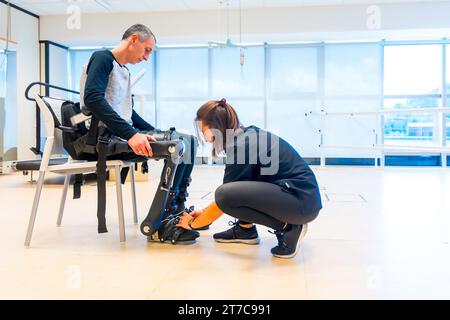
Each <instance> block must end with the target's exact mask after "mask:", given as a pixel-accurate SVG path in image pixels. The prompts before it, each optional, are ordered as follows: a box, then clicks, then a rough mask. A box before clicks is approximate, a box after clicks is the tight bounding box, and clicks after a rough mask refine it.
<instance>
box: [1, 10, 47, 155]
mask: <svg viewBox="0 0 450 320" xmlns="http://www.w3.org/2000/svg"><path fill="white" fill-rule="evenodd" d="M6 17H7V6H6V5H5V4H4V3H0V21H1V22H2V23H0V36H1V37H5V38H6V23H3V22H5V21H7V20H6ZM11 39H12V40H14V41H17V43H18V44H17V46H16V48H17V55H16V58H17V119H18V120H17V121H18V123H17V128H20V130H18V132H17V135H18V136H17V143H18V158H19V159H32V158H34V154H33V153H32V152H31V151H29V148H30V147H32V146H34V145H35V143H36V142H35V136H36V135H35V126H36V125H35V122H36V121H35V116H36V113H35V105H34V103H33V102H30V101H28V100H26V99H25V97H24V92H25V89H26V87H27V86H28V85H29V84H30V83H31V82H33V81H39V19H37V18H35V17H32V16H30V15H28V14H26V13H24V12H21V11H19V10H16V9H13V8H11ZM3 45H4V42H1V46H2V47H3Z"/></svg>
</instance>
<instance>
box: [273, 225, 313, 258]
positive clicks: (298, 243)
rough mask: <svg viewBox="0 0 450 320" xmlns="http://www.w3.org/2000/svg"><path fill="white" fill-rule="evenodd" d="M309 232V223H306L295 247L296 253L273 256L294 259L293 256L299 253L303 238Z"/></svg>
mask: <svg viewBox="0 0 450 320" xmlns="http://www.w3.org/2000/svg"><path fill="white" fill-rule="evenodd" d="M307 232H308V224H307V223H305V224H303V225H302V231H301V232H300V237H299V238H298V242H297V247H296V248H295V252H294V253H292V254H289V255H283V256H281V255H278V254H274V255H273V256H274V257H276V258H280V259H292V258H293V257H295V256H296V255H297V252H298V251H299V249H300V243H301V242H302V241H303V239H305V237H306V233H307Z"/></svg>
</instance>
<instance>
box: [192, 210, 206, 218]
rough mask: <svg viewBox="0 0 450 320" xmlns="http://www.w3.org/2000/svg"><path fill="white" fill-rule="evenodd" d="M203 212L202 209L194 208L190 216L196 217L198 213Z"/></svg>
mask: <svg viewBox="0 0 450 320" xmlns="http://www.w3.org/2000/svg"><path fill="white" fill-rule="evenodd" d="M202 213H203V210H195V211H192V212H191V216H192V217H194V218H197V217H198V216H199V215H201V214H202Z"/></svg>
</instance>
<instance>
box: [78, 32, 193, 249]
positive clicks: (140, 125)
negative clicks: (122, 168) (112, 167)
mask: <svg viewBox="0 0 450 320" xmlns="http://www.w3.org/2000/svg"><path fill="white" fill-rule="evenodd" d="M155 44H156V38H155V35H154V34H153V33H152V32H151V31H150V29H149V28H148V27H146V26H145V25H142V24H135V25H133V26H131V27H130V28H128V29H127V30H126V31H125V33H124V34H123V36H122V41H121V42H120V44H119V45H118V46H117V47H116V48H114V49H113V50H101V51H97V52H94V53H93V54H92V56H91V58H90V60H89V63H88V64H87V65H86V66H85V67H84V69H83V72H82V75H81V81H80V97H81V99H80V104H81V106H82V107H86V108H88V109H89V110H90V111H91V112H92V114H93V115H94V116H96V117H97V118H98V119H99V120H100V121H101V122H103V123H104V124H105V125H106V126H107V127H108V129H110V130H111V131H112V132H113V133H114V134H115V135H116V136H118V137H120V138H123V139H125V140H126V141H127V142H128V145H129V146H130V148H131V149H132V150H133V152H130V153H128V154H124V155H120V157H117V156H116V157H115V159H117V158H119V159H122V160H131V161H136V162H139V161H146V160H147V158H148V157H151V156H152V154H153V153H152V149H151V147H150V144H149V142H148V141H156V140H155V139H154V137H153V136H152V135H154V134H155V133H160V130H157V129H155V128H154V127H153V126H152V125H150V124H149V123H148V122H146V121H145V120H144V119H143V118H141V117H140V116H139V114H138V113H137V112H136V111H135V110H134V109H133V100H132V95H131V86H130V83H131V81H130V72H129V70H128V68H127V67H126V66H125V65H126V64H129V63H131V64H137V63H140V62H142V61H144V60H145V61H147V60H148V59H149V57H150V55H151V53H152V52H153V50H154V47H155ZM180 138H181V139H183V141H184V143H185V145H186V151H185V154H184V155H183V157H182V159H181V161H180V163H179V165H178V167H177V170H176V173H175V177H174V181H173V187H172V189H171V190H170V193H169V199H168V201H167V206H166V209H165V213H164V216H163V217H162V219H165V217H167V216H170V215H172V214H174V213H178V212H180V211H183V210H184V209H185V201H186V198H187V196H188V193H187V187H188V186H189V183H190V181H191V178H190V176H191V172H192V169H193V166H194V160H195V153H196V152H195V148H196V141H195V138H193V137H192V136H189V135H183V134H181V133H178V132H176V131H175V132H173V133H172V135H171V139H180ZM164 227H165V226H164V223H163V224H162V228H164ZM168 227H169V226H168ZM158 231H159V232H158V233H164V230H158ZM198 235H199V234H198V233H197V232H195V233H192V232H190V233H189V232H188V233H186V232H184V233H183V234H182V235H181V236H180V237H179V238H178V242H182V241H184V240H186V241H192V240H195V238H196V237H198ZM166 240H170V239H166Z"/></svg>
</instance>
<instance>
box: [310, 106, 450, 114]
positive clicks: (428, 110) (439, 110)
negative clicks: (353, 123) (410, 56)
mask: <svg viewBox="0 0 450 320" xmlns="http://www.w3.org/2000/svg"><path fill="white" fill-rule="evenodd" d="M444 112H450V108H417V109H392V110H386V109H384V110H380V111H355V112H326V111H324V112H320V113H317V112H312V111H311V112H309V113H305V116H358V115H377V114H381V115H383V114H410V113H444Z"/></svg>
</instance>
